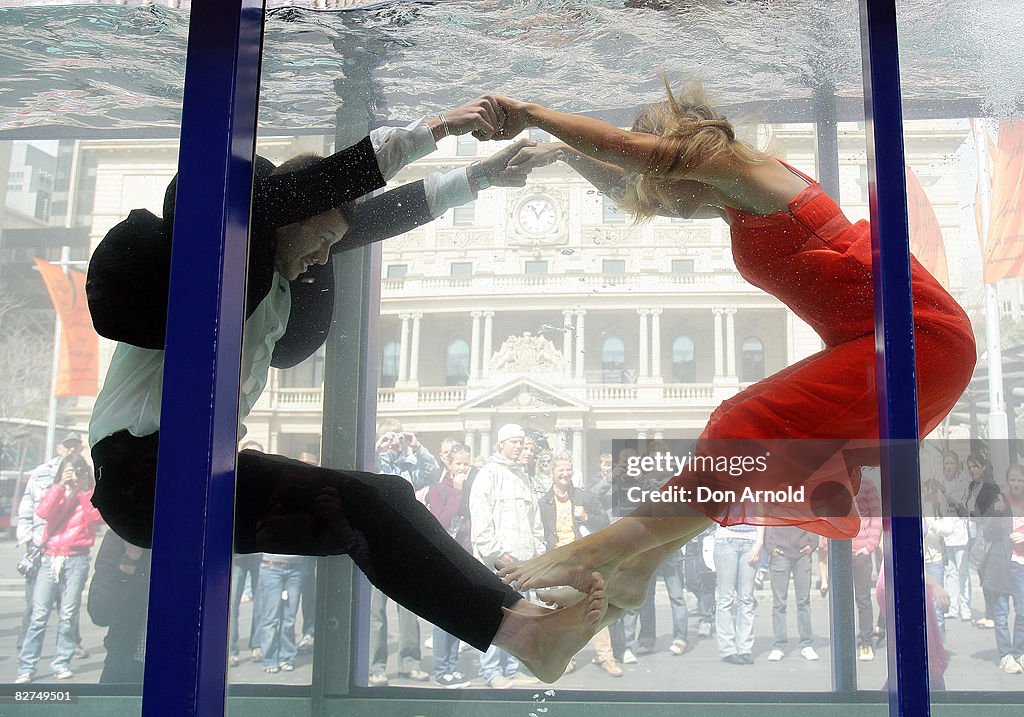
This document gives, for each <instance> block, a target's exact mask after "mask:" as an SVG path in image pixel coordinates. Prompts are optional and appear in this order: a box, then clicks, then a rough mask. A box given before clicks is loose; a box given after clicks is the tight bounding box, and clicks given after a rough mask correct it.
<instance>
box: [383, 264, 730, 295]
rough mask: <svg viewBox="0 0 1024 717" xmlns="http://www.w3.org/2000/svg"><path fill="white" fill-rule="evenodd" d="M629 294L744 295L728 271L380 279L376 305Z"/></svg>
mask: <svg viewBox="0 0 1024 717" xmlns="http://www.w3.org/2000/svg"><path fill="white" fill-rule="evenodd" d="M634 288H637V289H642V290H643V291H645V292H653V293H659V292H663V293H676V292H679V291H684V292H685V291H693V292H694V293H706V292H714V291H724V292H730V291H749V290H750V286H749V285H748V284H747V283H746V282H745V281H744V280H743V278H742V277H741V276H740V275H739V274H738V273H736V272H735V271H731V270H722V271H710V272H692V273H685V274H669V273H665V274H648V273H626V274H501V275H479V276H470V277H466V276H442V277H403V278H401V279H382V280H381V295H382V299H384V300H387V299H396V298H403V297H408V296H466V295H488V296H490V295H494V294H519V293H526V294H530V293H545V294H547V293H551V292H556V293H565V294H587V293H594V292H601V291H616V292H620V291H626V290H632V289H634Z"/></svg>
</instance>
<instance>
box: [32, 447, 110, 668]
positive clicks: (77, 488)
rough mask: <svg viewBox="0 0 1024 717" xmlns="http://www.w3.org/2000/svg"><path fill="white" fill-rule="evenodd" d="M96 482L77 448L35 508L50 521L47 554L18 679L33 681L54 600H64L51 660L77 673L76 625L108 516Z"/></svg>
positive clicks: (46, 533) (45, 540)
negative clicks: (97, 498)
mask: <svg viewBox="0 0 1024 717" xmlns="http://www.w3.org/2000/svg"><path fill="white" fill-rule="evenodd" d="M93 485H94V481H93V475H92V468H90V467H89V464H88V463H87V462H86V461H85V459H84V458H82V456H80V455H78V454H77V453H72V454H68V455H67V456H65V457H64V460H62V461H61V464H60V467H59V468H58V469H57V480H56V482H54V484H53V485H52V486H51V487H50V488H48V489H47V490H46V492H45V493H44V494H43V498H42V500H40V501H39V506H38V507H37V508H36V514H37V515H38V516H39V517H40V518H42V519H44V520H45V521H46V530H45V531H44V532H43V542H42V547H43V558H42V563H41V565H40V567H39V575H38V577H37V578H36V585H35V591H34V592H33V594H32V618H31V620H30V621H29V625H28V630H27V631H26V632H25V639H24V640H23V641H22V648H21V656H20V658H19V660H18V676H17V678H16V679H15V684H25V683H27V682H31V681H32V677H33V675H34V674H35V669H36V663H37V662H39V657H40V655H41V654H42V651H43V641H44V640H45V638H46V623H47V621H49V619H50V610H51V606H52V605H53V604H54V601H57V602H58V604H59V605H60V608H59V610H60V616H59V621H58V625H57V651H56V653H55V654H54V657H53V661H52V662H51V663H50V665H51V667H52V668H53V673H54V676H55V677H56V678H57V679H59V680H66V679H68V678H69V677H73V676H74V672H72V671H71V658H72V656H73V655H74V650H75V641H74V637H73V632H74V630H73V626H74V625H75V623H76V620H77V619H78V611H79V609H80V608H81V604H82V591H83V590H84V588H85V581H86V578H87V577H88V574H89V549H90V548H91V547H92V544H93V542H95V540H96V528H97V527H98V526H99V525H100V523H102V522H103V519H102V518H101V517H100V513H99V511H98V510H96V509H95V508H94V507H93V506H92V502H91V499H92V489H93ZM58 597H59V600H58Z"/></svg>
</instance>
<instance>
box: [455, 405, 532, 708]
mask: <svg viewBox="0 0 1024 717" xmlns="http://www.w3.org/2000/svg"><path fill="white" fill-rule="evenodd" d="M525 441H526V432H525V431H524V430H523V428H522V427H521V426H519V425H517V424H515V423H506V424H505V425H504V426H502V427H501V428H500V429H499V430H498V449H497V451H495V453H494V455H492V456H491V457H490V458H489V459H488V461H487V463H486V464H485V465H484V467H483V468H481V469H480V472H479V473H477V475H476V478H474V480H473V487H472V488H471V489H470V495H469V514H470V523H471V524H472V526H473V527H472V542H473V554H474V555H475V556H476V558H477V559H478V560H480V561H481V562H482V563H483V564H484V565H486V566H488V567H489V568H492V569H493V568H494V565H495V562H501V563H508V562H511V561H516V560H529V559H530V558H533V557H535V556H537V555H540V554H541V553H543V552H544V549H545V543H544V526H543V524H542V523H541V518H540V508H539V505H538V502H537V495H536V494H535V493H534V491H533V483H532V481H531V480H530V477H529V476H527V475H526V472H525V471H524V470H523V465H522V464H521V463H520V462H519V456H520V454H521V453H522V451H523V444H524V443H525ZM518 672H519V662H518V660H516V659H515V658H514V657H513V656H512V655H511V654H509V653H508V652H506V651H505V650H503V649H501V648H500V647H497V646H496V645H491V647H490V648H489V649H488V650H487V651H486V652H485V653H484V654H483V655H482V656H481V657H480V676H481V677H483V679H484V681H485V682H486V683H487V684H488V686H490V687H499V688H500V687H510V686H513V683H514V680H515V679H516V677H517V676H518Z"/></svg>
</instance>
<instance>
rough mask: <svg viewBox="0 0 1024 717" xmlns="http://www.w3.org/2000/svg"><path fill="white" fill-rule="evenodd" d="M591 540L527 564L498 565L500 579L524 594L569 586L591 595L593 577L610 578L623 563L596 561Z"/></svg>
mask: <svg viewBox="0 0 1024 717" xmlns="http://www.w3.org/2000/svg"><path fill="white" fill-rule="evenodd" d="M590 537H591V536H587V537H586V538H582V539H580V540H577V541H574V542H572V543H569V544H568V545H563V546H561V547H559V548H555V549H554V550H549V551H548V552H546V553H543V554H541V555H538V556H537V557H535V558H531V559H530V560H527V561H526V562H524V563H512V564H504V563H496V564H495V567H496V568H498V577H499V578H501V579H502V580H504V581H505V582H506V583H507V584H509V585H515V588H516V590H519V591H521V592H526V591H527V590H533V589H535V588H550V587H558V586H563V585H567V586H569V587H572V588H575V589H576V590H578V591H579V592H581V593H589V592H590V591H591V587H592V586H591V584H590V580H591V577H592V576H593V575H594V574H595V573H600V574H603V575H610V574H611V573H613V572H614V571H615V569H616V568H617V567H618V562H619V561H618V560H617V559H607V558H604V559H602V558H597V557H595V556H594V555H593V554H592V551H591V549H590V548H591V546H590V542H593V541H590V540H589V538H590Z"/></svg>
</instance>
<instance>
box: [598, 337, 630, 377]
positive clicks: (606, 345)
mask: <svg viewBox="0 0 1024 717" xmlns="http://www.w3.org/2000/svg"><path fill="white" fill-rule="evenodd" d="M625 368H626V345H625V344H624V343H622V339H620V338H619V337H618V336H609V337H608V338H606V339H605V340H604V342H603V343H602V344H601V376H602V381H603V382H604V383H624V382H625V378H624V376H623V371H624V369H625Z"/></svg>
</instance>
